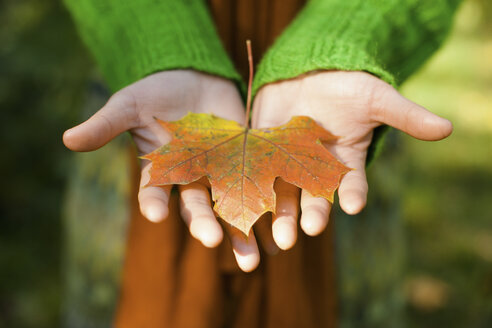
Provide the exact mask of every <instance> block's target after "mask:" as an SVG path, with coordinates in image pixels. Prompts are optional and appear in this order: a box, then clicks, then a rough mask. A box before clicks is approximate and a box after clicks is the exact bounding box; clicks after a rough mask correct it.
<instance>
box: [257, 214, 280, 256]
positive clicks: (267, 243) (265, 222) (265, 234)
mask: <svg viewBox="0 0 492 328" xmlns="http://www.w3.org/2000/svg"><path fill="white" fill-rule="evenodd" d="M254 232H255V235H256V237H257V240H258V242H259V244H260V246H261V247H262V249H263V250H264V251H265V252H266V253H267V254H269V255H275V254H277V253H278V251H279V248H278V247H277V244H276V243H275V241H274V240H273V235H272V215H271V213H265V214H264V215H263V216H262V217H261V218H260V219H259V220H258V222H256V223H255V225H254Z"/></svg>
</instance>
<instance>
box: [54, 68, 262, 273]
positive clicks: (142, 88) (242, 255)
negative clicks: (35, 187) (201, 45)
mask: <svg viewBox="0 0 492 328" xmlns="http://www.w3.org/2000/svg"><path fill="white" fill-rule="evenodd" d="M188 112H195V113H212V114H215V115H217V116H220V117H223V118H226V119H230V120H234V121H237V122H243V121H244V108H243V104H242V100H241V97H240V95H239V93H238V91H237V88H236V86H235V85H234V84H233V83H232V82H231V81H228V80H225V79H222V78H218V77H214V76H210V75H206V74H202V73H198V72H195V71H185V70H181V71H166V72H160V73H156V74H153V75H150V76H148V77H146V78H144V79H142V80H140V81H138V82H135V83H133V84H132V85H130V86H128V87H126V88H124V89H122V90H120V91H118V92H117V93H115V94H114V95H113V96H112V97H111V98H110V99H109V101H108V102H107V104H106V105H105V106H104V107H103V108H101V109H100V110H99V111H98V112H97V113H96V114H95V115H94V116H92V117H91V118H90V119H89V120H87V121H86V122H84V123H82V124H80V125H78V126H76V127H74V128H72V129H70V130H68V131H66V132H65V134H64V137H63V140H64V143H65V145H66V146H67V147H68V148H70V149H72V150H75V151H92V150H95V149H98V148H100V147H102V146H104V145H105V144H106V143H107V142H109V141H111V140H112V139H113V138H114V137H116V136H117V135H119V134H120V133H122V132H125V131H129V132H130V133H131V135H132V137H133V140H134V141H135V145H136V146H137V150H138V152H139V154H140V155H142V154H146V153H149V152H151V151H153V150H154V149H156V148H157V147H159V146H161V145H162V144H165V143H167V142H169V140H170V135H169V134H168V133H167V132H166V131H164V130H163V129H162V127H161V126H160V125H159V124H158V123H157V122H156V120H155V118H159V119H161V120H164V121H173V120H178V119H180V118H181V117H183V116H184V115H186V113H188ZM149 168H150V163H148V162H143V163H142V175H141V184H140V190H139V194H138V199H139V204H140V209H141V212H142V213H143V214H144V216H145V217H147V218H148V219H149V220H150V221H154V222H158V221H161V220H163V219H165V218H166V217H167V215H168V203H169V196H170V192H171V186H164V187H145V185H146V184H147V181H148V180H149V173H148V171H149ZM179 192H180V211H181V214H182V217H183V219H184V221H185V222H186V224H187V225H188V227H189V229H190V232H191V234H192V235H193V236H194V237H195V238H197V239H198V240H200V241H201V242H202V243H203V244H204V245H205V246H207V247H215V246H216V245H218V244H219V243H220V241H221V240H222V236H223V232H222V228H221V226H220V225H219V223H218V222H217V220H216V218H215V214H214V212H213V210H212V208H211V204H210V196H209V192H208V189H207V187H206V186H205V185H203V184H201V183H199V182H195V183H191V184H189V185H186V186H179ZM228 229H230V230H228V233H229V235H231V237H232V238H231V240H232V244H233V248H234V252H235V254H236V258H237V260H238V263H239V265H240V267H241V268H242V269H244V270H246V271H250V270H252V269H254V268H255V267H256V265H257V264H258V261H259V254H258V249H257V245H256V242H255V238H254V236H252V238H249V239H248V240H245V239H244V238H239V236H240V234H241V233H240V232H239V231H236V230H234V229H231V228H228Z"/></svg>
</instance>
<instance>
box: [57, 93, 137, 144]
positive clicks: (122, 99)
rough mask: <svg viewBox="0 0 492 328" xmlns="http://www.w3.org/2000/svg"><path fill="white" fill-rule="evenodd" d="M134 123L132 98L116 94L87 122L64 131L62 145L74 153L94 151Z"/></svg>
mask: <svg viewBox="0 0 492 328" xmlns="http://www.w3.org/2000/svg"><path fill="white" fill-rule="evenodd" d="M135 121H136V111H135V101H134V100H133V97H131V96H128V95H127V94H125V93H123V92H118V93H115V94H114V95H113V96H112V97H111V98H110V99H109V100H108V102H107V103H106V105H104V107H103V108H101V109H100V110H99V111H98V112H97V113H96V114H94V115H93V116H92V117H91V118H89V119H88V120H87V121H85V122H83V123H81V124H79V125H77V126H75V127H73V128H71V129H69V130H67V131H65V133H64V134H63V143H64V144H65V146H67V147H68V148H69V149H71V150H74V151H92V150H96V149H98V148H100V147H102V146H104V145H105V144H107V143H108V142H109V141H111V140H112V139H113V138H115V137H116V136H117V135H119V134H121V133H122V132H124V131H126V130H128V129H130V128H132V127H134V124H135Z"/></svg>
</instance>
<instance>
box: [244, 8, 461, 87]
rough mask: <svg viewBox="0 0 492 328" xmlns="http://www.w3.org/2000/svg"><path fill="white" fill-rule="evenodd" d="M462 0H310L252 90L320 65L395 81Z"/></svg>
mask: <svg viewBox="0 0 492 328" xmlns="http://www.w3.org/2000/svg"><path fill="white" fill-rule="evenodd" d="M459 2H460V0H432V1H428V0H385V1H381V0H350V1H347V0H311V1H309V2H308V3H307V4H306V6H305V7H304V9H303V10H302V11H301V12H300V13H299V15H298V16H297V17H296V19H295V20H294V21H293V22H292V23H291V25H290V26H289V27H288V28H287V29H286V30H285V31H284V33H283V34H282V35H281V36H280V37H279V38H278V39H277V40H276V41H275V43H274V45H273V46H272V47H271V48H270V49H269V51H268V52H267V53H266V54H265V57H264V58H263V60H262V62H261V63H260V65H259V68H258V71H257V73H256V81H255V84H254V90H255V91H257V90H258V89H259V88H260V87H261V86H262V85H264V84H266V83H271V82H274V81H278V80H284V79H289V78H293V77H296V76H298V75H301V74H303V73H306V72H309V71H314V70H319V69H340V70H357V71H366V72H369V73H372V74H374V75H376V76H378V77H380V78H381V79H383V80H384V81H386V82H388V83H390V84H392V85H393V86H398V85H399V84H401V83H402V82H403V81H404V80H405V79H406V78H407V77H408V76H409V75H410V74H411V73H412V72H413V71H415V70H416V69H417V68H418V67H419V66H420V65H421V64H422V63H423V62H424V61H425V59H427V58H428V57H429V56H430V55H431V54H432V53H433V52H434V51H435V50H436V49H437V48H438V47H439V45H440V44H441V43H442V41H443V40H444V38H445V36H446V34H447V32H448V30H449V28H450V26H451V23H452V18H453V14H454V12H455V10H456V8H457V6H458V4H459Z"/></svg>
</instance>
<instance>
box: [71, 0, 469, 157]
mask: <svg viewBox="0 0 492 328" xmlns="http://www.w3.org/2000/svg"><path fill="white" fill-rule="evenodd" d="M65 2H66V4H67V7H68V8H69V10H70V11H71V13H72V15H73V17H74V19H75V21H76V23H77V26H78V28H79V31H80V34H81V35H82V37H83V39H84V41H85V43H86V44H87V46H88V47H89V48H90V50H91V52H92V53H93V55H94V57H95V58H96V61H97V63H98V64H99V67H100V68H101V70H102V72H103V74H104V76H105V78H106V80H107V82H108V84H109V86H110V87H111V89H112V90H113V91H116V90H118V89H121V88H123V87H125V86H126V85H128V84H131V83H133V82H135V81H137V80H139V79H141V78H143V77H144V76H146V75H149V74H151V73H154V72H157V71H162V70H170V69H185V68H187V69H195V70H198V71H203V72H207V73H210V74H215V75H219V76H222V77H225V78H228V79H232V80H235V81H236V82H238V83H241V78H240V76H239V74H238V73H237V72H236V70H235V69H234V65H233V64H232V62H231V61H230V59H229V58H228V56H227V54H226V52H225V50H224V48H223V46H222V45H221V42H220V40H219V38H218V36H217V34H216V32H215V28H214V25H213V22H212V19H211V17H210V15H209V12H208V10H207V7H206V5H205V3H204V1H201V0H161V1H156V0H125V1H121V0H105V1H103V0H65ZM459 2H460V0H311V1H309V2H308V3H307V4H306V6H305V7H304V9H303V10H302V11H301V12H300V13H299V15H298V16H297V17H296V18H295V20H294V21H293V22H292V23H291V24H290V26H289V27H288V28H287V29H286V30H285V31H284V32H283V34H282V35H281V36H280V37H279V38H278V39H277V40H276V42H275V43H274V45H273V46H272V47H271V48H270V49H269V51H268V52H267V53H266V54H265V56H264V58H263V59H262V61H261V62H260V64H259V67H258V69H257V72H256V76H255V80H254V86H253V94H255V93H256V91H257V90H258V89H259V88H260V87H261V86H262V85H264V84H266V83H270V82H274V81H278V80H283V79H289V78H293V77H296V76H298V75H300V74H303V73H306V72H309V71H313V70H321V69H340V70H357V71H366V72H369V73H372V74H374V75H376V76H378V77H380V78H381V79H383V80H385V81H386V82H388V83H391V84H392V85H393V86H398V85H399V84H400V83H401V82H403V81H404V80H405V79H406V78H407V77H408V76H409V75H410V74H411V73H412V72H414V71H415V70H416V69H417V68H418V67H419V66H420V65H422V63H423V62H424V61H425V59H427V58H428V57H429V56H430V55H431V54H432V52H434V51H435V50H436V49H437V48H438V47H439V45H440V44H441V43H442V41H443V40H444V38H445V36H446V34H447V32H448V30H449V28H450V26H451V22H452V17H453V13H454V11H455V10H456V8H457V6H458V4H459ZM253 42H254V40H253ZM382 131H383V130H381V129H380V130H377V131H376V133H375V138H374V139H375V140H380V138H379V135H380V134H381V132H382ZM376 144H377V143H373V144H372V147H373V148H374V147H375V145H376ZM373 154H375V151H374V149H372V150H370V151H369V158H368V160H370V159H371V158H372V156H373Z"/></svg>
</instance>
